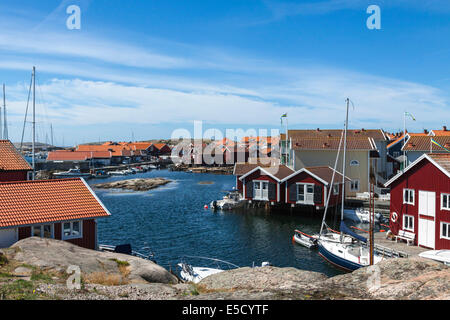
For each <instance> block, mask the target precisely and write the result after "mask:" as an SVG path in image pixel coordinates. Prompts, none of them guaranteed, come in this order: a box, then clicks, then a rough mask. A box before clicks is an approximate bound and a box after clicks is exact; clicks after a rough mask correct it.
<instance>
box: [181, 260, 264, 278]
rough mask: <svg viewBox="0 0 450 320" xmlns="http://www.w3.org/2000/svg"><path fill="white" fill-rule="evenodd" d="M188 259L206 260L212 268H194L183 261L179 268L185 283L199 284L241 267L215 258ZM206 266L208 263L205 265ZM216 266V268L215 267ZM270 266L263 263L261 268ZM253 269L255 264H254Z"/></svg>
mask: <svg viewBox="0 0 450 320" xmlns="http://www.w3.org/2000/svg"><path fill="white" fill-rule="evenodd" d="M185 257H187V258H195V259H201V260H206V261H207V263H209V264H210V266H206V267H193V266H192V265H191V264H190V263H187V262H185V261H184V259H182V262H180V263H178V264H177V266H178V267H180V268H181V271H180V277H181V279H183V280H184V281H188V282H193V283H199V282H200V281H201V280H202V279H204V278H206V277H208V276H210V275H213V274H216V273H220V272H223V271H226V270H232V269H236V268H239V266H237V265H235V264H233V263H231V262H228V261H224V260H219V259H215V258H207V257H194V256H185ZM205 264H206V263H205ZM213 266H214V267H213ZM266 266H270V263H269V262H263V263H262V264H261V267H266ZM253 267H255V266H254V264H253Z"/></svg>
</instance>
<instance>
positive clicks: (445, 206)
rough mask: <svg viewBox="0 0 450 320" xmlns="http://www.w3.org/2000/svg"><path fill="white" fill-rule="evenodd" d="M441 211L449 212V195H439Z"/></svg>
mask: <svg viewBox="0 0 450 320" xmlns="http://www.w3.org/2000/svg"><path fill="white" fill-rule="evenodd" d="M441 210H450V194H449V193H441Z"/></svg>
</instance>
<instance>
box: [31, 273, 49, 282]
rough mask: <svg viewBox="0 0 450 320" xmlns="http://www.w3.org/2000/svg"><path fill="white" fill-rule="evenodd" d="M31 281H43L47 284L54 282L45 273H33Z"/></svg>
mask: <svg viewBox="0 0 450 320" xmlns="http://www.w3.org/2000/svg"><path fill="white" fill-rule="evenodd" d="M30 279H31V280H32V281H42V282H45V283H50V282H53V279H52V277H51V276H50V275H49V274H47V273H43V272H42V271H33V273H32V274H31V278H30Z"/></svg>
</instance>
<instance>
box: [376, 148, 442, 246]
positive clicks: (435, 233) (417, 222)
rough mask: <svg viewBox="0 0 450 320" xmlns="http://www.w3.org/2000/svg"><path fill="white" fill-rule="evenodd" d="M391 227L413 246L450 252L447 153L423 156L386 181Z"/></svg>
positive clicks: (394, 232) (393, 231) (395, 233)
mask: <svg viewBox="0 0 450 320" xmlns="http://www.w3.org/2000/svg"><path fill="white" fill-rule="evenodd" d="M385 186H386V187H391V204H390V228H391V231H392V233H393V234H394V235H399V233H404V232H405V231H406V232H408V233H409V235H411V236H412V237H413V238H414V241H413V242H414V245H418V246H421V247H424V248H429V249H435V250H441V249H450V154H437V153H430V154H424V155H422V156H421V157H420V158H418V159H417V160H416V161H414V162H413V163H411V164H410V165H409V166H408V167H407V168H406V169H405V171H404V172H401V173H399V174H397V175H396V176H394V177H393V178H392V179H391V180H389V181H388V182H387V183H386V184H385Z"/></svg>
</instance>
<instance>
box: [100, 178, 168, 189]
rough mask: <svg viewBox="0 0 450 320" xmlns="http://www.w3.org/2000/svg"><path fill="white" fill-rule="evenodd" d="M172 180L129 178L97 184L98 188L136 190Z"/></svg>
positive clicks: (160, 184) (154, 186)
mask: <svg viewBox="0 0 450 320" xmlns="http://www.w3.org/2000/svg"><path fill="white" fill-rule="evenodd" d="M171 181H172V180H168V179H164V178H145V179H128V180H120V181H114V182H108V183H99V184H95V185H94V187H95V188H98V189H127V190H134V191H147V190H151V189H154V188H157V187H160V186H163V185H165V184H167V183H169V182H171Z"/></svg>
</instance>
